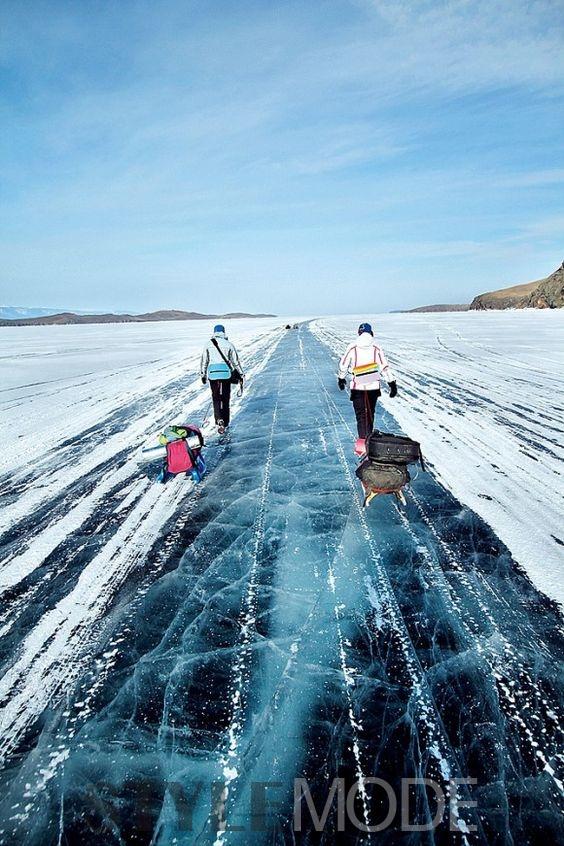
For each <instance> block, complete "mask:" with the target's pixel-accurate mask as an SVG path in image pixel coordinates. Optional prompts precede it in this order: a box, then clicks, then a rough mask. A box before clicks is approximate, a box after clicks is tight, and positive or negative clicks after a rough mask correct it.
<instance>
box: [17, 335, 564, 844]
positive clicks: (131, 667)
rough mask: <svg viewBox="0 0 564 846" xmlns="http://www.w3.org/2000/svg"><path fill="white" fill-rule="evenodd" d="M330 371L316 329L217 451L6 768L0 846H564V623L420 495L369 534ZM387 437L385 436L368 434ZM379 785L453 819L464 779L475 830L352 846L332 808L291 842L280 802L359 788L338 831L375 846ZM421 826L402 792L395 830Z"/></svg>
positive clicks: (440, 500) (422, 810)
mask: <svg viewBox="0 0 564 846" xmlns="http://www.w3.org/2000/svg"><path fill="white" fill-rule="evenodd" d="M334 371H335V366H334V361H333V360H332V359H331V357H330V354H329V352H328V350H327V349H326V348H325V347H324V346H323V345H321V344H320V343H319V342H318V341H317V340H316V339H315V338H314V337H313V335H312V334H311V333H310V332H309V330H308V329H307V326H301V327H300V329H299V330H296V331H290V332H288V333H287V334H286V336H285V337H284V339H283V340H282V341H281V343H280V345H279V346H278V348H277V349H276V351H275V352H274V354H273V356H272V358H271V359H270V361H269V363H268V365H267V366H266V368H265V370H264V371H263V372H262V373H261V374H260V376H259V377H258V378H257V379H256V383H255V384H254V385H253V386H251V390H249V391H248V393H247V395H246V399H245V402H244V405H243V407H242V409H241V411H240V413H239V414H238V415H237V417H236V418H235V420H234V423H233V426H232V430H231V433H230V434H229V436H227V437H226V438H224V439H222V441H221V442H220V443H216V444H215V445H213V446H211V447H210V448H209V449H208V452H207V457H208V460H209V466H210V471H209V473H208V475H207V476H206V477H205V479H204V480H203V481H202V483H201V485H200V486H199V493H198V499H197V501H196V502H195V503H194V502H193V503H191V508H190V512H189V519H185V518H184V519H183V509H180V510H179V512H178V514H176V515H175V518H174V519H173V520H172V521H171V522H170V523H169V524H167V526H166V527H165V529H164V531H163V535H162V537H161V538H160V541H159V544H158V546H157V547H156V548H153V549H151V550H148V552H147V571H146V574H148V573H149V571H150V572H151V576H150V578H149V576H148V575H146V574H145V575H146V577H145V576H144V574H143V573H139V572H138V573H135V574H133V575H132V577H131V579H130V581H129V582H128V584H127V585H126V586H125V587H124V588H123V589H122V590H121V591H120V593H119V595H118V596H117V597H116V599H115V602H114V605H113V607H112V608H110V609H109V610H108V617H107V620H106V626H105V628H104V630H103V635H101V639H100V643H99V644H97V647H96V649H94V650H93V651H92V655H91V660H90V663H89V666H88V669H87V670H86V671H85V672H84V674H83V675H82V676H81V677H80V678H79V679H78V682H77V684H76V687H75V688H74V689H73V691H72V692H71V694H70V695H69V696H67V697H65V699H64V701H61V702H55V703H53V707H52V708H51V709H50V710H49V711H46V712H45V713H44V714H43V715H42V718H41V720H40V721H38V724H37V725H36V726H35V727H34V728H33V730H31V731H30V733H29V735H28V736H27V737H26V738H25V740H24V741H23V742H22V744H21V748H20V749H18V751H17V753H16V754H15V755H13V756H12V758H11V759H10V760H9V761H8V762H7V763H6V765H5V768H4V770H3V771H2V772H1V774H0V779H1V782H0V783H1V786H2V794H1V797H2V798H1V800H0V801H1V806H0V813H1V826H0V828H1V830H2V834H1V835H0V836H1V838H2V839H1V841H0V842H2V843H6V844H26V846H50V844H53V845H54V844H75V843H76V844H78V843H80V844H85V846H98V844H111V846H113V844H115V846H118V844H120V846H121V844H158V846H168V844H192V843H198V844H214V843H216V844H219V843H226V844H238V846H239V845H240V846H243V844H250V843H252V844H255V843H256V844H290V843H296V842H299V843H312V844H313V843H323V844H330V843H331V844H332V843H347V844H348V843H350V844H356V843H367V842H370V843H372V842H374V843H376V842H378V843H379V844H380V843H385V844H430V843H449V844H450V843H464V842H468V843H487V844H525V843H538V842H541V841H543V842H545V841H546V842H547V843H548V842H551V843H558V842H564V835H563V828H562V818H561V816H560V808H559V803H560V802H561V794H560V793H559V791H558V783H557V781H556V780H555V775H553V771H557V769H558V754H559V753H561V751H562V745H561V735H560V729H559V726H558V715H559V714H560V713H561V708H562V703H563V699H564V697H563V690H562V679H561V673H560V668H561V658H562V641H561V628H560V625H561V620H560V617H559V614H558V611H557V609H556V608H555V607H554V606H553V605H552V604H551V603H550V602H549V601H548V600H546V599H545V598H544V597H543V596H542V595H541V594H539V593H538V592H537V591H536V590H535V589H534V588H533V586H532V585H531V583H530V581H529V580H528V578H527V577H526V575H525V574H524V573H523V572H521V571H520V570H519V569H518V567H517V566H516V564H515V562H514V561H513V560H512V559H511V556H510V554H509V552H508V550H507V549H506V548H505V547H504V546H503V545H502V544H501V543H500V541H499V540H498V539H497V538H496V537H495V535H494V534H493V533H492V531H491V530H490V529H489V528H488V527H487V526H486V525H485V524H484V523H483V522H482V521H481V520H480V519H479V518H478V517H477V516H476V515H475V514H473V513H472V512H471V511H470V510H469V509H467V508H465V507H464V506H462V505H461V504H460V503H458V502H457V501H455V500H454V499H453V498H452V496H450V494H448V493H447V492H446V491H445V490H444V489H443V488H442V487H441V486H440V485H439V484H438V483H437V482H436V481H435V480H434V479H433V477H432V475H430V474H422V473H420V474H419V475H418V476H417V478H416V479H415V480H414V482H413V484H412V486H411V491H410V493H409V496H408V503H407V507H406V508H405V509H401V508H400V507H399V506H398V505H397V504H396V503H395V501H394V500H393V499H392V498H391V497H381V498H378V499H376V500H375V501H374V503H373V505H372V506H371V508H370V509H369V510H367V511H363V510H362V508H361V507H360V503H361V492H360V488H359V486H358V483H357V482H356V480H355V478H354V469H355V466H356V459H355V456H354V454H353V449H352V445H353V442H354V437H355V434H354V427H353V419H354V416H353V411H352V405H351V404H350V403H349V402H348V400H347V396H346V395H345V394H342V393H340V392H339V391H338V390H337V388H336V379H335V374H334ZM400 390H401V386H400ZM378 425H379V426H380V427H381V428H386V429H390V430H397V427H396V425H395V423H394V421H393V419H392V418H390V417H389V415H386V414H384V413H383V411H382V409H381V408H379V410H378ZM423 448H424V444H423ZM462 471H463V469H462ZM163 550H164V552H163ZM149 565H151V566H149ZM153 565H156V566H153ZM38 613H39V612H38ZM116 643H118V644H119V659H118V662H117V664H116V665H115V666H114V668H113V670H112V672H111V673H110V674H108V675H104V672H103V665H104V661H103V656H104V653H106V652H107V650H108V648H111V647H113V645H114V644H116ZM87 695H89V696H90V698H89V709H88V711H87V712H84V711H81V709H80V707H78V708H75V704H76V703H80V702H82V701H84V699H85V697H86V696H87ZM57 752H59V753H60V752H62V753H63V760H62V763H60V764H58V765H57V766H54V765H53V760H54V758H55V760H58V759H57V758H56V754H57ZM46 773H47V774H48V776H49V777H48V778H46ZM371 777H377V778H380V779H382V780H384V781H385V782H386V783H387V784H388V785H390V789H391V790H392V792H393V794H394V796H396V797H397V799H398V804H399V799H400V797H401V784H402V779H406V778H427V779H430V780H432V781H433V782H435V783H436V784H437V785H438V786H439V788H440V789H441V790H443V791H444V793H445V795H447V796H448V795H449V793H448V790H449V788H448V780H449V778H461V779H465V778H468V777H471V778H473V779H475V783H474V784H472V785H469V786H462V787H461V788H460V789H459V798H460V800H461V801H473V802H475V803H476V807H475V808H473V807H462V806H461V807H460V809H459V814H460V819H459V821H458V824H457V825H458V830H457V831H454V832H452V831H451V830H450V828H449V826H450V824H451V822H452V816H453V814H452V807H451V806H450V805H449V807H448V808H447V810H446V811H445V815H444V818H443V820H442V822H441V823H440V824H439V825H438V827H437V828H435V829H433V830H432V831H426V832H418V831H405V826H404V827H403V830H402V821H401V817H400V812H399V810H398V812H397V813H396V814H395V816H394V817H393V819H392V821H391V822H390V824H389V826H388V827H387V828H386V829H385V830H384V831H382V832H380V833H378V834H367V833H366V832H363V831H361V830H359V828H358V825H356V824H355V823H354V821H353V820H352V818H351V816H350V814H347V815H346V819H345V822H344V825H343V826H341V827H343V828H344V831H340V830H338V829H339V826H340V821H339V818H338V813H337V802H334V803H333V804H332V805H331V807H330V810H329V813H328V816H327V820H326V821H325V825H324V827H323V830H322V831H316V830H315V826H314V822H313V820H312V816H311V814H310V813H309V812H308V809H307V806H306V804H305V801H304V800H303V799H302V800H301V802H300V809H301V831H300V832H296V830H295V829H296V821H295V819H294V816H293V814H294V807H295V803H294V789H295V784H296V782H295V780H296V779H305V780H306V782H307V784H308V789H309V790H310V795H311V798H312V801H313V803H314V805H315V807H316V809H317V812H318V814H321V811H322V809H323V806H324V804H325V801H326V799H327V796H328V793H329V789H330V787H331V784H332V783H333V780H334V779H336V778H340V779H342V780H343V781H342V784H343V785H344V787H345V790H346V791H348V790H349V789H350V788H351V786H352V785H353V784H357V785H358V784H359V783H360V785H361V786H360V788H359V789H358V791H357V794H356V799H354V802H353V805H352V810H353V811H354V813H355V815H356V818H357V820H358V821H359V822H360V823H362V824H366V825H375V824H377V823H378V822H380V821H381V820H382V819H383V818H384V817H385V816H386V813H387V810H388V809H389V797H387V794H385V793H384V792H383V790H382V788H381V787H378V785H374V784H370V783H369V781H367V779H370V778H371ZM265 784H267V785H268V786H267V787H264V785H265ZM261 785H262V787H261ZM222 790H223V791H225V792H224V793H223V794H222ZM264 795H266V797H267V801H266V802H265V804H264V805H261V803H260V798H261V797H262V796H264ZM253 797H254V801H253ZM435 810H436V806H435V804H434V794H433V793H432V791H430V790H429V788H427V789H425V787H424V786H421V785H415V786H414V788H413V789H412V791H411V793H410V804H409V822H410V823H411V824H413V823H419V824H420V825H423V824H425V823H429V821H430V819H431V818H432V816H433V815H434V812H435ZM218 818H221V820H225V821H226V823H227V825H228V826H229V830H225V831H219V832H218V831H217V827H218V825H217V821H218ZM471 827H475V831H470V830H469V829H470V828H471Z"/></svg>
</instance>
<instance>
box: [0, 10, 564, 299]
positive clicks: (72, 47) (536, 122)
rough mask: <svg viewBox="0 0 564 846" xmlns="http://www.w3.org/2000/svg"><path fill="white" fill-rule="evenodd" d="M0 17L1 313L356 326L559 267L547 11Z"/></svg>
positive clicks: (563, 214)
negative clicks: (217, 316)
mask: <svg viewBox="0 0 564 846" xmlns="http://www.w3.org/2000/svg"><path fill="white" fill-rule="evenodd" d="M0 14H1V17H2V31H3V37H2V50H1V74H2V79H1V81H0V89H1V94H0V97H1V98H2V99H1V114H0V117H1V119H2V125H3V127H4V131H3V132H2V135H1V137H0V156H1V158H0V178H1V183H2V185H1V224H2V226H1V234H0V250H1V253H2V269H1V270H0V273H1V278H0V302H3V303H4V304H12V305H24V306H44V307H51V306H54V307H58V306H64V307H74V308H82V309H87V308H92V309H97V310H100V309H108V310H112V309H113V310H127V309H131V310H134V311H142V310H149V309H153V308H166V307H176V308H187V309H196V310H203V311H220V312H223V311H231V310H236V309H237V310H239V309H241V310H252V311H259V310H260V311H274V312H277V313H294V314H297V313H300V314H324V313H352V312H354V313H358V312H359V311H362V309H363V306H366V307H367V308H368V310H369V311H371V312H373V311H379V310H388V309H394V308H402V307H411V306H416V305H421V304H425V303H429V302H464V301H467V300H468V299H469V298H471V297H472V296H473V295H474V294H476V293H479V292H481V291H483V290H488V289H491V288H497V287H502V286H504V285H510V284H516V283H518V282H524V281H528V280H531V279H535V278H538V277H541V276H544V275H546V274H547V273H549V272H550V271H552V270H553V269H555V268H556V266H557V265H558V264H560V262H561V261H562V259H564V237H563V236H564V143H563V138H564V58H563V57H564V3H562V0H533V2H525V0H506V2H499V1H498V0H487V2H486V1H485V0H471V2H470V1H469V0H450V2H427V0H418V2H416V1H415V0H397V2H393V0H383V2H378V0H331V2H318V0H311V2H306V3H304V2H303V0H300V2H292V0H289V1H288V2H276V0H268V2H267V1H266V0H264V2H247V0H231V2H223V0H198V1H197V2H190V0H184V2H178V0H174V2H168V1H167V0H162V1H161V0H151V2H130V0H119V1H118V0H113V2H110V0H104V2H101V0H98V2H96V0H72V2H58V0H49V2H44V3H43V2H35V1H34V0H4V3H3V4H2V11H1V13H0Z"/></svg>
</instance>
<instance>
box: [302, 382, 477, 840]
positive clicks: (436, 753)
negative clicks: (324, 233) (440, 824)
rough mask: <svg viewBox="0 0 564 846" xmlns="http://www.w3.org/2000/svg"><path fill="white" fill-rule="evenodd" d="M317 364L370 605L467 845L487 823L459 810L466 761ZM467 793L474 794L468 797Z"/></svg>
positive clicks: (420, 733)
mask: <svg viewBox="0 0 564 846" xmlns="http://www.w3.org/2000/svg"><path fill="white" fill-rule="evenodd" d="M314 369H315V372H316V373H317V376H318V379H319V381H320V384H321V387H322V390H323V393H324V395H325V401H326V411H327V418H328V422H330V424H331V432H332V437H333V442H334V444H335V449H336V453H337V455H338V458H339V462H340V464H341V467H342V469H343V471H344V475H345V477H346V479H347V481H348V484H349V487H350V491H351V498H352V502H353V504H354V512H355V516H356V518H357V521H358V522H355V523H353V524H352V526H353V529H354V530H355V531H360V532H361V534H362V536H363V539H364V542H365V544H366V546H367V547H368V550H369V552H370V559H371V561H372V563H373V564H374V568H375V573H376V585H374V583H373V581H372V576H371V574H370V573H367V579H368V581H365V584H366V587H367V599H368V602H369V604H370V605H372V607H374V608H375V610H376V612H377V615H378V620H379V627H380V628H384V627H387V628H388V630H389V633H390V639H393V640H394V641H395V645H396V647H397V649H398V651H399V654H400V655H401V659H402V661H403V666H404V670H405V671H406V673H407V676H408V678H409V680H410V686H411V691H412V692H411V697H410V699H411V707H412V717H413V721H414V724H415V725H416V726H417V733H418V736H419V740H420V741H421V742H422V744H423V747H424V749H426V751H427V753H428V754H429V756H430V758H432V759H433V760H434V761H435V765H436V771H434V772H432V773H431V775H432V777H433V778H435V779H436V780H437V781H439V782H442V783H441V787H442V789H443V791H444V793H445V796H446V797H447V798H448V799H449V801H451V803H453V804H452V805H451V807H452V809H453V818H452V821H453V823H454V824H455V825H456V826H457V830H458V831H459V832H460V833H461V836H462V842H463V843H465V844H467V843H469V842H471V841H472V840H474V839H475V836H473V831H472V829H471V828H470V827H469V826H474V831H478V832H480V834H481V836H482V838H483V832H482V831H481V824H480V821H479V818H478V817H477V815H476V814H474V813H469V814H468V817H469V819H468V820H465V819H464V818H463V817H462V816H458V815H456V805H455V804H454V798H455V797H454V795H453V794H452V793H451V790H450V782H451V780H452V779H455V778H459V777H460V776H461V768H460V764H459V761H458V758H457V755H456V752H455V750H454V749H453V747H452V744H451V742H450V739H449V737H448V734H447V732H446V729H445V727H444V724H443V721H442V718H441V715H440V711H439V709H438V707H437V704H436V702H435V700H434V697H433V694H432V692H431V690H430V687H429V683H428V681H427V678H426V676H425V672H424V670H423V668H422V666H421V664H420V661H419V658H418V656H417V652H416V650H415V647H414V645H413V642H412V640H411V637H410V635H409V630H408V628H407V625H406V623H405V621H404V619H403V616H402V613H401V610H400V607H399V605H398V602H397V600H396V597H395V594H394V591H393V588H392V585H391V583H390V580H389V577H388V575H387V573H386V570H385V567H384V565H383V562H382V559H381V556H380V553H379V552H378V549H377V548H376V544H375V542H374V539H373V537H372V532H371V530H370V527H369V525H368V523H367V520H366V515H365V513H364V512H365V509H364V508H363V506H362V503H361V501H360V495H359V492H358V486H357V485H355V482H354V480H353V478H352V475H351V470H350V467H349V464H348V462H347V459H346V457H345V454H344V451H343V446H342V444H341V440H340V438H339V435H338V431H337V424H336V421H335V416H334V414H333V408H334V409H335V412H336V413H337V415H338V416H340V417H341V419H343V418H342V415H341V414H340V412H339V410H338V409H337V407H336V405H335V403H334V401H333V399H332V398H331V396H330V395H329V392H328V391H327V388H326V387H325V384H324V382H323V380H322V378H321V375H320V374H319V371H318V370H317V369H316V368H314ZM347 428H348V427H347ZM349 431H350V429H349ZM365 742H367V741H365ZM466 798H469V797H468V796H467V797H466Z"/></svg>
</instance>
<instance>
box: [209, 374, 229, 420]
mask: <svg viewBox="0 0 564 846" xmlns="http://www.w3.org/2000/svg"><path fill="white" fill-rule="evenodd" d="M210 388H211V392H212V399H213V413H214V417H215V422H216V423H219V421H220V420H223V423H224V425H225V426H228V425H229V400H230V398H231V382H230V381H229V379H210Z"/></svg>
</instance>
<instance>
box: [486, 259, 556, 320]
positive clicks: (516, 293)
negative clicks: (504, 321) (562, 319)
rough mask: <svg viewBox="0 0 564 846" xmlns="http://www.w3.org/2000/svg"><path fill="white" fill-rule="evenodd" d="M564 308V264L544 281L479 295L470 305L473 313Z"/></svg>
mask: <svg viewBox="0 0 564 846" xmlns="http://www.w3.org/2000/svg"><path fill="white" fill-rule="evenodd" d="M563 306H564V262H562V264H561V265H560V267H559V268H558V269H557V270H555V271H554V273H551V274H550V276H547V277H545V278H544V279H537V280H536V281H535V282H526V283H525V284H524V285H514V286H513V287H511V288H502V289H501V290H499V291H489V292H488V293H486V294H479V295H478V296H477V297H474V299H473V300H472V302H471V303H470V308H471V309H472V310H473V311H484V310H490V309H505V308H562V307H563Z"/></svg>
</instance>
